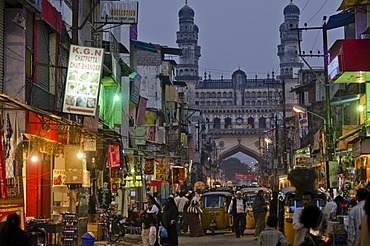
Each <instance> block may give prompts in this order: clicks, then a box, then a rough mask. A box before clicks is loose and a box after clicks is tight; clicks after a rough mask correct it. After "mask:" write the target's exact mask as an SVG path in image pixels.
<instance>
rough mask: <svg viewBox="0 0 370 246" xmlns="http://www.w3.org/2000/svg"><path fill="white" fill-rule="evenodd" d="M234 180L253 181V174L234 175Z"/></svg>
mask: <svg viewBox="0 0 370 246" xmlns="http://www.w3.org/2000/svg"><path fill="white" fill-rule="evenodd" d="M235 179H236V180H253V179H254V174H253V173H235Z"/></svg>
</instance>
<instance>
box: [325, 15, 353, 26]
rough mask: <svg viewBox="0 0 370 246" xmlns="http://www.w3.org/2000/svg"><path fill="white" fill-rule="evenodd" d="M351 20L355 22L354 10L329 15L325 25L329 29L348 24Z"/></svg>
mask: <svg viewBox="0 0 370 246" xmlns="http://www.w3.org/2000/svg"><path fill="white" fill-rule="evenodd" d="M353 22H355V13H354V12H342V13H339V14H336V15H332V16H330V17H329V20H328V23H327V24H326V27H327V28H328V30H330V29H334V28H338V27H342V26H347V25H348V24H351V23H353Z"/></svg>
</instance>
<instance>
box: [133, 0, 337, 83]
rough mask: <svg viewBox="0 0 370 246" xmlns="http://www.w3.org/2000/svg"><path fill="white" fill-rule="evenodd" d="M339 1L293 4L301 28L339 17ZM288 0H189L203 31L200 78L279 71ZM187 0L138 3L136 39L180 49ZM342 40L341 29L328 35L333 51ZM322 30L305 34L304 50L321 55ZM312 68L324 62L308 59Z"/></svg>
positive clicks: (306, 0) (307, 0) (300, 0)
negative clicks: (281, 31) (180, 17)
mask: <svg viewBox="0 0 370 246" xmlns="http://www.w3.org/2000/svg"><path fill="white" fill-rule="evenodd" d="M341 2H342V1H341V0H293V3H295V4H296V5H297V6H298V7H299V8H300V10H301V16H300V27H303V24H304V23H307V24H308V27H320V26H322V19H323V16H328V17H329V16H331V15H334V14H337V13H339V12H337V9H338V7H339V6H340V3H341ZM289 3H290V0H188V5H189V6H190V7H191V8H192V9H193V10H194V11H195V24H196V25H197V26H198V27H199V41H198V45H200V46H201V57H200V61H199V71H200V76H203V74H204V71H205V70H207V72H210V73H211V75H212V78H220V77H221V75H223V76H224V78H230V77H231V74H232V73H233V72H234V71H235V70H237V69H238V68H239V67H240V69H242V70H243V71H245V72H246V73H247V76H248V77H252V76H253V77H254V75H258V77H259V78H264V77H266V74H267V72H270V73H271V71H272V70H275V71H276V72H277V73H278V71H279V58H278V56H277V45H278V44H280V36H279V26H280V25H281V24H282V23H283V21H284V17H283V9H284V7H285V6H287V5H288V4H289ZM184 5H185V1H184V0H139V23H138V33H139V36H138V39H139V40H140V41H143V42H150V43H154V44H160V45H162V46H169V47H173V48H177V47H178V46H177V44H176V32H177V31H178V30H179V23H178V12H179V10H180V9H181V8H182V7H183V6H184ZM340 38H343V28H338V29H335V30H330V31H328V43H329V48H330V46H331V45H332V43H333V42H334V41H335V40H336V39H340ZM322 44H323V42H322V32H321V31H320V30H315V31H304V32H303V42H302V47H303V50H305V51H306V52H308V51H309V50H313V51H314V53H317V51H318V50H320V51H321V53H322V46H323V45H322ZM308 61H309V63H310V64H311V65H312V66H322V64H323V58H309V59H308Z"/></svg>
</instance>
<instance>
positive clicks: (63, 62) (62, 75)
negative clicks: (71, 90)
mask: <svg viewBox="0 0 370 246" xmlns="http://www.w3.org/2000/svg"><path fill="white" fill-rule="evenodd" d="M68 56H69V53H68V50H67V49H65V48H64V47H63V46H59V62H58V63H59V66H60V67H67V66H68ZM66 76H67V69H64V68H60V69H59V70H58V81H57V83H58V84H57V90H58V93H57V111H58V112H61V111H62V108H63V100H64V90H65V81H66Z"/></svg>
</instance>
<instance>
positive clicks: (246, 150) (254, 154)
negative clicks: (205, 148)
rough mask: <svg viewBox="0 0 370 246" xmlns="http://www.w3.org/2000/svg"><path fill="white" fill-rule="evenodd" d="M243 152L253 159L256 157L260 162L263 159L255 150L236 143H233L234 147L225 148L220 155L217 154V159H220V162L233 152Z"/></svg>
mask: <svg viewBox="0 0 370 246" xmlns="http://www.w3.org/2000/svg"><path fill="white" fill-rule="evenodd" d="M239 152H241V153H243V154H245V155H248V156H250V157H252V158H254V159H256V161H257V162H258V163H262V161H263V158H262V156H261V155H260V154H259V153H258V152H256V151H255V150H252V149H250V148H247V147H245V146H244V145H243V144H237V145H235V146H234V147H231V148H229V149H226V150H223V151H222V152H221V153H220V155H219V160H220V163H221V162H222V160H224V159H226V158H228V157H230V156H232V155H234V154H237V153H239Z"/></svg>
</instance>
